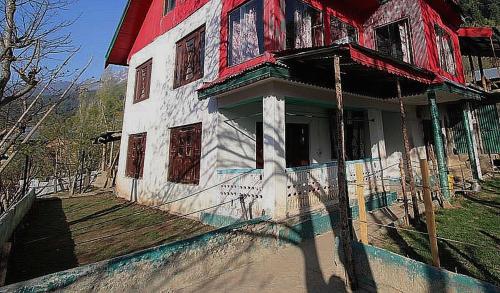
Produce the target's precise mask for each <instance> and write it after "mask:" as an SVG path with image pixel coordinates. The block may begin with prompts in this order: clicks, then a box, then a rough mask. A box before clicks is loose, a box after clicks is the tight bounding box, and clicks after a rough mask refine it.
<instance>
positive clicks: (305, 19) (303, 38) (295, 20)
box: [285, 0, 323, 49]
mask: <svg viewBox="0 0 500 293" xmlns="http://www.w3.org/2000/svg"><path fill="white" fill-rule="evenodd" d="M285 10H286V11H285V12H286V29H287V48H289V49H294V48H308V47H313V46H321V45H323V18H322V14H321V12H320V11H319V10H316V9H314V8H313V7H311V6H309V5H307V4H305V3H303V2H301V1H297V0H287V1H286V9H285Z"/></svg>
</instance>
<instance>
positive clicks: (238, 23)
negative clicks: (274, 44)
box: [228, 0, 264, 65]
mask: <svg viewBox="0 0 500 293" xmlns="http://www.w3.org/2000/svg"><path fill="white" fill-rule="evenodd" d="M262 1H263V0H250V1H248V2H247V3H245V4H243V5H241V6H240V7H238V8H236V9H235V10H233V11H232V12H230V13H229V46H228V51H229V52H228V58H229V60H228V61H229V65H236V64H239V63H242V62H245V61H247V60H250V59H252V58H255V57H257V56H259V55H261V54H262V53H264V21H263V19H264V16H263V13H264V12H263V8H262Z"/></svg>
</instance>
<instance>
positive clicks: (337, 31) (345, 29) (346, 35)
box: [330, 16, 358, 44]
mask: <svg viewBox="0 0 500 293" xmlns="http://www.w3.org/2000/svg"><path fill="white" fill-rule="evenodd" d="M330 37H331V40H332V44H344V43H358V29H357V28H355V27H354V26H352V25H350V24H348V23H345V22H343V21H341V20H340V19H338V18H336V17H335V16H330Z"/></svg>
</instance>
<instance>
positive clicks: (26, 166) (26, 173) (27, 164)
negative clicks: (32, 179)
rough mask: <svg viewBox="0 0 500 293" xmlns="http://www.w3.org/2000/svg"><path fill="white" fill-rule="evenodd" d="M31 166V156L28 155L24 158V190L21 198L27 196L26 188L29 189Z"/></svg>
mask: <svg viewBox="0 0 500 293" xmlns="http://www.w3.org/2000/svg"><path fill="white" fill-rule="evenodd" d="M29 164H30V156H28V155H26V156H25V158H24V173H23V189H22V194H21V197H23V196H25V195H26V188H28V186H27V185H28V169H29Z"/></svg>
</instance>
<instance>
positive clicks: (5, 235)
mask: <svg viewBox="0 0 500 293" xmlns="http://www.w3.org/2000/svg"><path fill="white" fill-rule="evenodd" d="M34 191H35V190H34V189H31V190H30V191H29V192H28V194H27V195H26V196H24V197H23V198H22V199H21V200H20V201H19V202H17V203H16V204H15V205H13V206H11V207H10V208H9V209H8V210H7V211H6V212H5V213H4V214H3V215H2V216H1V217H0V248H1V247H3V245H4V244H5V243H6V242H7V241H9V239H10V237H11V236H12V233H14V231H15V230H16V228H17V226H18V225H19V224H20V223H21V221H22V220H23V218H24V216H25V215H26V214H27V213H28V211H29V210H30V209H31V205H32V204H33V202H34V201H35V197H36V196H35V192H34Z"/></svg>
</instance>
